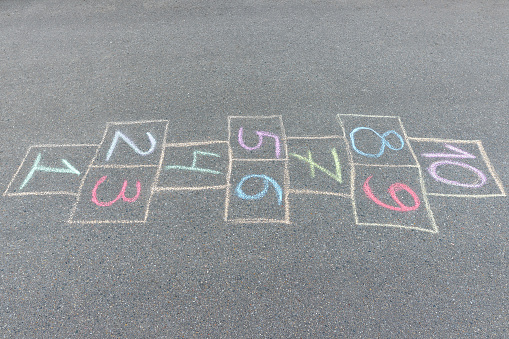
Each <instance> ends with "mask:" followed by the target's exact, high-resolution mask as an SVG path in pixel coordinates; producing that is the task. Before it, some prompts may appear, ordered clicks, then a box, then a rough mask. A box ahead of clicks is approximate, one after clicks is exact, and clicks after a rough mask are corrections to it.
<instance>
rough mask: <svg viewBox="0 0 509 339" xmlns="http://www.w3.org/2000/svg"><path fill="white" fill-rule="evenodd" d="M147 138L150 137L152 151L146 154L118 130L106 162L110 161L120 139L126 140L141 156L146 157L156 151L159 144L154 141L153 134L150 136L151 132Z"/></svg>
mask: <svg viewBox="0 0 509 339" xmlns="http://www.w3.org/2000/svg"><path fill="white" fill-rule="evenodd" d="M147 136H148V139H149V140H150V149H149V150H148V151H146V152H143V151H142V150H140V149H139V148H138V147H137V146H136V145H135V144H134V142H132V140H131V139H129V138H128V137H126V136H125V135H124V134H123V133H122V132H120V131H118V130H117V131H116V132H115V136H114V137H113V141H112V142H111V146H110V149H109V150H108V154H107V155H106V161H109V160H110V157H111V155H112V154H113V151H114V150H115V147H116V146H117V142H118V139H119V138H122V140H124V141H125V142H126V143H127V144H128V145H129V146H130V147H131V148H132V149H133V150H134V151H135V152H136V153H138V154H139V155H142V156H145V155H149V154H150V153H152V152H154V150H155V149H156V143H157V142H156V139H154V137H153V136H152V134H150V133H149V132H147Z"/></svg>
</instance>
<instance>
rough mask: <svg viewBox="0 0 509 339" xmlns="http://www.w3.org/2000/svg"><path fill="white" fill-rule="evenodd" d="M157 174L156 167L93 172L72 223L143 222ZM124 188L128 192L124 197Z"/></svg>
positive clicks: (101, 169) (83, 191) (89, 173)
mask: <svg viewBox="0 0 509 339" xmlns="http://www.w3.org/2000/svg"><path fill="white" fill-rule="evenodd" d="M156 171H157V168H153V167H136V168H122V169H120V168H91V169H90V171H89V172H88V174H87V177H86V178H85V181H84V183H83V188H82V190H81V194H80V196H79V198H78V201H77V203H76V205H75V207H74V209H73V211H72V213H71V218H70V222H76V223H107V222H115V223H121V222H144V221H145V220H146V217H147V215H148V208H149V203H150V197H151V194H152V187H151V186H152V183H153V178H154V176H155V175H156ZM125 182H127V184H125ZM137 182H139V190H138V187H137ZM124 185H126V187H125V191H124V194H123V196H121V194H120V193H121V191H122V189H123V187H124ZM94 191H95V192H94ZM138 192H139V194H138ZM129 200H131V201H129Z"/></svg>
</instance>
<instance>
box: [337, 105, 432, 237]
mask: <svg viewBox="0 0 509 339" xmlns="http://www.w3.org/2000/svg"><path fill="white" fill-rule="evenodd" d="M340 115H349V116H361V117H374V118H398V121H399V124H400V126H401V130H402V132H403V138H404V140H405V141H406V143H407V144H408V149H409V150H410V153H411V154H412V156H413V158H414V160H415V163H416V164H417V166H415V165H408V166H406V167H410V168H417V169H418V171H419V182H420V184H421V192H422V200H423V201H424V204H425V206H426V211H427V213H428V219H429V220H430V223H431V227H432V229H431V230H430V229H425V228H420V227H411V226H404V225H397V224H374V223H359V217H358V215H357V203H356V201H355V166H366V165H364V164H362V165H360V164H357V165H356V164H354V162H353V155H352V151H351V150H350V147H347V148H346V149H347V153H348V156H349V157H350V164H351V168H350V174H351V178H350V195H351V200H352V210H353V216H354V219H355V224H356V225H362V226H384V227H396V228H405V229H415V230H418V231H424V232H429V233H434V234H436V233H439V229H438V226H437V223H436V221H435V217H434V215H433V211H432V210H431V206H430V204H429V201H428V193H427V191H426V186H425V185H424V177H423V175H422V168H421V166H420V164H419V162H418V161H417V156H416V155H415V152H414V150H413V148H412V145H411V143H410V142H409V138H408V136H407V133H406V130H405V126H403V123H402V122H401V118H400V117H399V116H383V115H364V114H338V115H337V116H336V118H337V120H338V123H339V125H340V126H341V130H342V131H343V137H344V138H345V139H346V130H345V126H344V124H343V122H342V121H341V117H340ZM347 144H348V142H347ZM367 167H369V166H367ZM380 167H396V168H397V167H402V166H401V165H385V166H380Z"/></svg>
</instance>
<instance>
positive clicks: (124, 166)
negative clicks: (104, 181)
mask: <svg viewBox="0 0 509 339" xmlns="http://www.w3.org/2000/svg"><path fill="white" fill-rule="evenodd" d="M155 122H165V123H166V125H165V129H164V135H163V142H162V143H161V146H160V147H161V149H162V150H163V151H164V145H165V144H166V134H167V133H168V124H169V122H170V121H169V120H139V121H126V122H122V121H109V122H107V123H106V129H105V130H104V133H103V137H102V139H101V142H100V143H99V147H98V148H97V152H96V153H95V157H94V159H93V161H92V162H91V163H90V167H92V168H101V167H103V168H134V167H158V165H94V162H95V161H96V160H97V156H98V155H99V151H100V148H101V147H102V146H103V145H104V141H105V140H106V135H107V134H108V129H109V128H110V127H111V126H115V125H142V124H150V123H155Z"/></svg>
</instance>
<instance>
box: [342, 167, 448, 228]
mask: <svg viewBox="0 0 509 339" xmlns="http://www.w3.org/2000/svg"><path fill="white" fill-rule="evenodd" d="M355 167H356V166H354V172H353V175H354V176H355ZM357 167H363V165H357ZM364 167H373V166H364ZM380 167H390V166H380ZM393 167H402V166H393ZM407 167H408V168H416V167H415V166H407ZM417 170H418V171H419V183H420V185H421V192H422V198H421V200H423V201H424V205H425V206H426V213H427V215H428V220H429V222H430V225H431V229H428V228H421V227H412V226H406V225H399V224H377V223H367V222H359V217H358V216H357V203H356V202H355V195H352V197H353V198H352V205H353V210H354V218H355V224H356V225H361V226H384V227H396V228H405V229H410V230H417V231H424V232H429V233H438V226H437V223H436V221H435V217H434V215H433V211H432V210H431V206H430V205H429V202H428V199H427V198H426V195H427V193H426V191H425V187H424V181H423V179H422V170H421V168H420V167H417ZM353 187H354V188H355V182H353Z"/></svg>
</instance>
